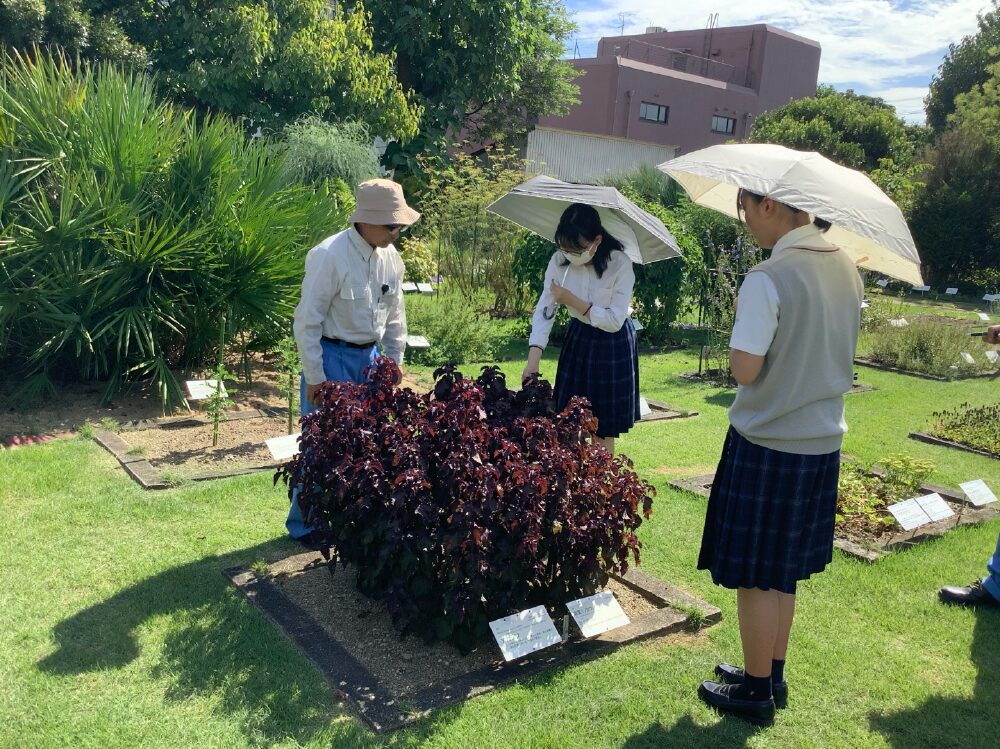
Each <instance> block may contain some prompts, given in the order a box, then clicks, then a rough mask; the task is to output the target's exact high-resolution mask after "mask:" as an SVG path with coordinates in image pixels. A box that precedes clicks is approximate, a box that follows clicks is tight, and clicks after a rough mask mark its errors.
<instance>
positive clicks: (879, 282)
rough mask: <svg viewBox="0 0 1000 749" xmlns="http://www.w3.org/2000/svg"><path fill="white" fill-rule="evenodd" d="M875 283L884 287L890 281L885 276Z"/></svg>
mask: <svg viewBox="0 0 1000 749" xmlns="http://www.w3.org/2000/svg"><path fill="white" fill-rule="evenodd" d="M875 285H876V286H881V287H882V288H883V289H884V288H885V287H886V286H888V285H889V282H888V281H886V280H885V279H884V278H880V279H879V280H878V281H876V282H875Z"/></svg>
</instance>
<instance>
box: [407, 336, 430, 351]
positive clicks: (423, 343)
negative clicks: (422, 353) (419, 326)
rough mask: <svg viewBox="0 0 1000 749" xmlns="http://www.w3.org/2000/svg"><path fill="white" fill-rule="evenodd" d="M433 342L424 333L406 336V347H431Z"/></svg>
mask: <svg viewBox="0 0 1000 749" xmlns="http://www.w3.org/2000/svg"><path fill="white" fill-rule="evenodd" d="M430 347H431V342H430V341H428V340H427V339H426V338H424V337H423V336H422V335H408V336H406V348H430Z"/></svg>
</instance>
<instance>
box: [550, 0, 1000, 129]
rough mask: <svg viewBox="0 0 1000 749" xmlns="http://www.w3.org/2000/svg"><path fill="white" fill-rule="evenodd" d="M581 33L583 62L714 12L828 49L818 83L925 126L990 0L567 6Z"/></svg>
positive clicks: (599, 0)
mask: <svg viewBox="0 0 1000 749" xmlns="http://www.w3.org/2000/svg"><path fill="white" fill-rule="evenodd" d="M564 2H565V4H566V7H567V8H569V10H570V13H571V15H572V16H573V18H574V20H575V21H576V23H577V24H578V26H579V27H580V28H579V30H578V31H577V34H576V36H577V40H576V41H577V42H578V43H579V48H580V52H581V55H582V56H589V55H593V53H594V50H595V48H596V45H597V40H598V39H599V38H600V37H602V36H608V35H611V34H618V33H619V32H620V30H621V28H622V20H623V19H622V17H621V15H620V14H622V13H624V14H625V16H624V24H625V33H626V34H629V33H632V34H635V33H642V32H643V31H644V30H645V28H646V26H665V27H666V28H667V29H670V30H678V31H679V30H681V29H698V28H704V26H705V25H706V23H707V21H708V16H709V14H710V13H714V12H718V14H719V22H718V25H719V26H741V25H744V24H750V23H768V24H771V25H772V26H777V27H779V28H782V29H786V30H788V31H792V32H794V33H796V34H800V35H802V36H806V37H809V38H810V39H815V40H816V41H818V42H819V43H820V44H821V45H822V46H823V55H822V58H821V61H820V70H819V81H820V83H828V84H831V85H833V86H835V87H836V88H838V89H840V90H843V89H847V88H853V89H854V90H855V91H856V92H858V93H864V94H870V95H873V96H881V97H882V98H884V99H885V100H886V101H888V102H889V103H890V104H892V105H894V106H895V107H896V111H897V112H898V113H899V115H900V116H901V117H903V118H904V119H906V120H909V121H911V122H923V119H924V112H923V98H924V96H925V95H926V93H927V84H928V83H929V82H930V80H931V77H932V76H933V75H934V73H935V71H936V70H937V67H938V65H940V64H941V60H942V58H943V57H944V55H945V53H946V52H947V51H948V45H949V44H951V43H953V42H958V41H960V40H961V39H962V37H963V36H966V35H967V34H972V33H975V31H976V14H977V13H983V12H986V11H988V10H989V9H990V8H991V7H992V6H991V4H990V1H989V0H832V1H829V0H828V1H827V2H824V1H823V0H740V1H739V2H737V3H721V2H718V0H685V2H683V3H672V2H664V0H564Z"/></svg>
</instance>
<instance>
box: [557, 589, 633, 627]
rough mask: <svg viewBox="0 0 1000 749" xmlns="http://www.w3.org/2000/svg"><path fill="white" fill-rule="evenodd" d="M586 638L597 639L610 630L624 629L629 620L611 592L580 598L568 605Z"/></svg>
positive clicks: (606, 591)
mask: <svg viewBox="0 0 1000 749" xmlns="http://www.w3.org/2000/svg"><path fill="white" fill-rule="evenodd" d="M566 608H567V609H569V613H570V614H571V615H572V616H573V619H574V620H575V621H576V624H577V626H578V627H579V628H580V631H581V632H582V633H583V636H584V637H596V636H597V635H599V634H603V633H604V632H607V631H608V630H609V629H617V628H618V627H624V626H625V625H626V624H628V623H629V618H628V617H627V616H626V615H625V612H624V611H622V607H621V605H620V604H619V603H618V601H617V600H615V595H614V593H612V592H611V591H610V590H603V591H601V592H600V593H597V594H596V595H592V596H587V597H586V598H578V599H577V600H575V601H570V602H569V603H567V604H566Z"/></svg>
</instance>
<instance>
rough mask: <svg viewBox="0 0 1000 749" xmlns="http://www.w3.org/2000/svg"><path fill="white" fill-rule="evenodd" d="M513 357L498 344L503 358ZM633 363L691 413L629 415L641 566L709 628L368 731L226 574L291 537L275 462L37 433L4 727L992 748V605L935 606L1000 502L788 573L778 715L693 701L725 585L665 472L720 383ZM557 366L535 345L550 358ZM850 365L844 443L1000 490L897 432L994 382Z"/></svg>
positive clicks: (324, 740)
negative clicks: (814, 572)
mask: <svg viewBox="0 0 1000 749" xmlns="http://www.w3.org/2000/svg"><path fill="white" fill-rule="evenodd" d="M521 366H522V362H520V361H512V362H508V363H505V364H504V365H503V367H504V370H505V371H506V372H507V373H508V375H509V376H511V377H515V378H516V376H517V375H518V374H519V372H520V369H521ZM641 366H642V391H643V394H644V395H645V396H646V397H650V398H656V399H660V400H665V401H668V402H671V403H676V404H678V405H681V406H684V407H685V408H688V409H696V410H698V411H699V412H700V413H701V415H700V416H698V417H697V418H693V419H687V420H680V421H672V422H654V423H651V424H640V425H638V426H637V427H636V428H635V429H634V430H633V431H632V432H631V433H630V434H629V435H628V436H626V437H625V438H623V439H622V440H621V441H620V447H621V449H622V450H623V451H624V452H626V453H628V454H629V455H631V456H632V457H633V458H634V459H635V462H636V466H637V469H638V470H639V472H640V474H641V475H642V476H643V477H645V478H647V479H649V480H650V481H651V482H653V483H654V484H655V485H656V487H657V489H658V491H659V496H658V498H657V501H656V503H655V506H654V507H655V511H654V516H653V518H652V520H651V521H650V522H648V523H647V524H645V525H644V526H643V528H642V538H643V541H644V543H645V549H644V553H643V562H644V564H643V566H644V568H645V569H646V570H647V571H648V572H650V573H652V574H654V575H657V576H659V577H661V578H663V579H665V580H668V581H670V582H672V583H675V584H677V585H680V586H682V587H684V588H687V589H689V590H691V591H692V592H694V593H696V594H697V595H700V596H702V597H704V598H706V599H708V600H709V601H711V602H713V603H715V604H717V605H719V606H720V607H722V609H723V612H724V617H725V618H724V619H723V621H722V623H720V624H719V625H717V626H715V627H713V628H711V629H710V630H708V631H707V632H703V633H700V634H698V635H691V636H684V637H681V638H677V639H675V640H669V641H659V642H652V643H646V644H641V645H637V646H631V647H627V648H624V649H622V650H620V651H618V652H617V653H615V654H613V655H611V656H609V657H606V658H602V659H600V660H597V661H594V662H591V663H588V664H584V665H579V666H573V667H569V668H564V669H560V670H556V671H553V672H550V673H548V674H546V675H545V676H543V677H540V678H537V679H532V680H528V681H526V682H524V683H522V684H519V685H517V686H514V687H512V688H508V689H504V690H501V691H498V692H496V693H493V694H489V695H486V696H484V697H481V698H477V699H475V700H472V701H470V702H467V703H465V704H463V705H461V706H457V707H455V708H452V709H450V710H446V711H442V712H440V713H437V714H435V715H434V716H433V717H431V718H430V719H429V720H427V721H425V722H423V723H421V724H419V725H418V726H417V727H415V728H413V729H411V730H409V731H406V732H401V733H397V734H394V735H392V736H389V737H376V736H374V735H373V734H371V733H370V732H368V730H367V729H366V728H365V727H364V726H363V724H361V723H359V722H358V721H356V720H354V719H353V718H352V717H350V716H349V714H347V713H346V712H345V711H344V710H342V709H341V708H340V707H339V706H338V704H337V702H336V700H335V698H334V697H333V695H332V693H331V692H330V690H329V689H328V688H327V687H326V686H325V684H324V682H323V680H322V679H321V678H320V676H319V675H318V674H317V673H316V672H315V671H314V670H313V669H312V667H311V666H310V665H309V663H308V662H307V661H306V660H305V659H304V658H302V657H301V656H300V655H298V653H297V652H296V651H295V650H294V648H293V647H292V646H291V645H290V644H289V643H288V642H287V641H285V640H284V638H283V637H282V636H281V635H279V634H278V633H277V632H276V631H275V630H274V629H273V628H272V627H271V625H270V624H268V623H267V621H266V620H264V619H263V617H261V616H260V615H259V614H258V613H257V612H256V611H255V610H254V609H253V608H252V607H251V606H249V605H248V604H246V603H245V602H244V601H243V600H242V599H241V597H240V596H239V595H238V594H236V593H235V592H234V591H233V590H232V589H231V588H230V587H229V585H228V583H227V582H226V581H225V579H224V578H223V577H222V575H221V574H220V571H221V570H222V569H224V568H226V567H229V566H234V565H245V564H250V563H252V562H254V561H256V560H259V559H273V558H278V557H281V556H283V555H286V554H288V553H289V552H291V551H294V550H295V548H296V547H295V546H294V545H293V544H291V543H290V542H288V541H286V540H285V539H284V538H283V525H282V523H283V520H284V516H285V512H286V509H287V506H288V502H287V499H286V497H285V495H284V493H283V492H282V491H281V490H280V489H279V488H274V487H273V486H272V483H271V479H270V477H269V476H255V477H245V478H237V479H229V480H223V481H216V482H211V483H204V484H191V485H186V486H181V487H179V488H177V489H172V490H169V491H165V492H157V493H149V492H143V491H141V490H140V489H138V488H137V487H136V485H134V484H133V483H132V482H131V481H130V480H129V479H128V478H126V476H125V475H124V474H123V473H122V472H121V471H120V470H119V469H117V468H116V467H115V464H114V462H113V461H112V459H111V457H110V456H109V455H107V454H105V453H104V452H103V451H102V450H101V449H99V448H98V447H97V446H96V445H94V444H92V443H89V442H85V441H83V440H70V441H61V442H53V443H47V444H44V445H40V446H36V447H30V448H24V449H18V450H14V451H0V470H2V476H3V480H2V482H0V498H2V499H0V501H2V503H3V504H2V507H0V518H2V520H0V524H2V525H0V684H2V685H3V688H2V689H0V746H2V747H19V748H20V747H64V746H72V747H90V746H94V747H138V746H142V747H244V746H279V747H291V746H300V745H301V746H310V747H355V746H361V747H369V746H370V747H377V746H426V747H512V748H513V747H517V748H519V749H521V748H525V747H588V748H589V747H609V748H610V747H628V749H638V748H639V747H648V748H649V749H652V748H653V747H688V746H690V747H744V746H746V747H788V748H792V747H794V748H796V749H799V748H801V747H817V748H820V747H821V748H823V749H827V748H829V747H845V748H849V749H856V748H858V747H892V748H893V749H924V748H926V749H932V748H933V749H939V748H941V747H962V748H963V749H966V748H968V749H975V748H976V747H982V748H983V749H995V748H996V746H997V738H996V737H997V727H996V700H997V695H998V694H1000V648H998V647H997V643H1000V610H995V611H983V612H980V613H978V614H977V613H975V612H972V611H965V610H960V609H954V608H948V607H944V606H942V605H940V604H938V603H937V602H936V599H935V591H936V589H937V588H938V587H939V586H940V585H942V584H945V583H963V584H964V583H967V582H969V581H970V580H972V579H973V578H974V577H976V576H977V575H979V574H981V572H982V570H983V567H984V564H985V561H986V558H987V557H988V556H989V554H990V553H991V552H992V550H993V547H994V544H995V542H996V538H997V534H998V533H1000V521H993V522H991V523H989V524H987V525H984V526H981V527H977V528H974V529H962V530H959V531H956V532H954V533H952V534H949V536H948V537H947V538H945V539H942V540H939V541H936V542H932V543H928V544H924V545H922V546H920V547H917V548H914V549H911V550H909V551H906V552H903V553H898V554H895V555H893V556H891V557H889V558H886V559H885V560H883V561H882V562H880V563H878V564H877V565H875V566H869V565H865V564H862V563H859V562H855V561H853V560H851V559H848V558H846V557H844V556H842V555H840V554H839V552H838V553H837V556H836V557H835V559H834V562H833V564H832V565H831V567H830V568H829V569H828V570H827V571H826V572H825V573H824V574H822V575H820V576H818V577H816V578H815V579H813V580H811V581H809V582H807V583H805V584H803V585H802V586H801V588H800V590H801V595H800V608H799V616H798V620H797V624H796V628H795V630H794V631H793V635H792V637H793V643H792V650H791V653H790V658H789V661H788V668H787V674H788V678H789V681H790V684H791V688H792V695H791V707H790V708H789V709H788V710H786V711H783V712H781V713H780V714H779V717H778V721H777V724H776V725H775V726H774V727H773V728H770V729H766V730H763V731H761V730H758V729H752V728H750V727H748V726H745V725H744V724H742V723H740V722H738V721H735V720H732V719H725V720H723V719H720V718H719V717H718V716H717V715H716V714H715V713H714V712H712V711H711V710H709V709H708V708H707V707H705V706H703V705H702V704H701V703H700V702H699V701H698V699H697V698H696V696H695V687H696V686H697V683H698V682H699V680H701V679H703V678H707V677H708V676H709V675H710V674H711V670H712V667H713V666H714V664H715V663H716V662H717V661H719V660H722V659H727V660H736V661H738V660H739V658H740V656H739V636H738V631H737V626H736V618H735V605H734V603H735V602H734V595H733V594H732V593H731V592H729V591H726V590H723V589H719V588H716V587H714V586H713V585H712V584H711V582H710V581H709V578H708V575H707V574H706V573H702V572H698V571H696V570H695V569H694V566H695V558H696V555H697V550H698V543H699V537H700V532H701V526H702V522H703V519H704V507H705V502H704V500H703V499H701V498H698V497H694V496H691V495H687V494H684V493H680V492H676V491H673V490H670V489H668V488H667V486H666V482H667V480H668V479H669V478H670V477H671V476H672V475H681V474H694V473H700V472H704V471H706V470H711V469H712V468H713V467H714V463H715V461H716V460H717V458H718V453H719V449H720V447H721V444H722V439H723V435H724V432H725V427H726V415H725V406H727V405H728V404H729V403H730V402H731V399H732V393H731V392H726V391H719V390H715V389H712V388H709V387H706V386H702V385H693V384H689V383H686V382H684V381H682V380H680V379H678V378H677V377H676V375H675V373H676V372H678V371H682V370H686V369H687V370H690V369H693V368H695V367H696V366H697V357H696V355H695V356H692V354H691V353H689V352H680V353H672V354H663V355H647V356H643V359H642V364H641ZM553 370H554V360H553V359H552V358H546V360H545V361H544V362H543V369H542V372H543V375H547V376H551V375H552V374H553ZM465 371H466V372H467V373H468V374H473V373H475V372H477V371H478V367H477V366H472V365H470V366H467V367H465ZM859 371H860V372H861V381H862V382H864V383H866V384H870V385H873V386H875V387H877V388H879V390H878V391H876V392H871V393H862V394H857V395H851V396H849V397H848V412H849V421H850V423H851V432H850V433H849V434H848V437H847V441H846V446H845V450H846V451H847V452H849V453H851V454H853V455H855V456H857V457H858V458H861V459H864V460H875V459H877V458H878V457H879V456H881V455H885V454H888V453H893V452H907V453H909V454H912V455H915V456H920V457H925V458H930V459H932V460H933V461H934V462H935V463H936V464H937V466H938V469H937V473H936V475H935V476H934V477H933V480H935V481H936V482H937V483H943V484H951V485H955V484H957V482H959V481H965V480H968V479H972V478H984V479H986V480H987V482H989V483H990V484H991V486H992V487H993V488H994V491H998V490H1000V462H997V461H990V460H988V459H986V458H982V457H978V456H975V455H971V454H967V453H961V452H957V451H953V450H948V449H944V448H937V447H933V446H930V445H924V444H922V443H916V442H913V441H910V440H908V439H906V437H905V435H906V433H907V432H909V431H911V430H913V429H915V428H917V427H922V426H923V425H924V424H925V423H926V422H927V420H928V419H929V418H930V415H931V412H932V411H934V410H938V409H941V408H943V407H950V406H956V405H958V404H959V403H962V402H966V401H968V402H972V403H974V404H981V403H986V402H989V401H991V400H994V399H995V398H996V394H997V383H996V381H989V380H974V381H962V382H951V383H939V382H932V381H927V380H919V379H914V378H908V377H905V376H900V375H893V374H889V373H885V372H880V371H876V370H869V369H864V368H861V369H860V370H859Z"/></svg>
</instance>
